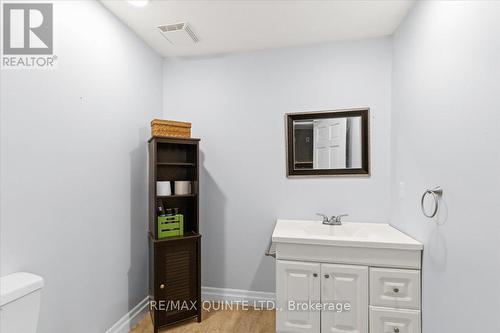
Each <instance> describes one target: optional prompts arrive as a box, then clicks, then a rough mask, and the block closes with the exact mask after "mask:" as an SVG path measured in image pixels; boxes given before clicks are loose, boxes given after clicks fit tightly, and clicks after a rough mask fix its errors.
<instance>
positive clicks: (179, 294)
mask: <svg viewBox="0 0 500 333" xmlns="http://www.w3.org/2000/svg"><path fill="white" fill-rule="evenodd" d="M199 142H200V139H192V138H187V139H184V138H163V137H161V138H160V137H153V138H151V140H149V143H148V150H149V296H150V297H151V299H152V300H154V301H155V302H157V304H160V303H159V302H165V304H168V302H174V301H177V300H180V299H182V300H186V301H190V302H194V303H196V304H197V306H196V307H195V308H189V309H180V310H168V311H163V310H160V309H158V310H153V311H152V313H151V314H152V319H153V320H152V321H153V332H154V333H158V330H159V329H160V328H162V327H168V326H170V325H174V324H176V323H178V322H181V321H184V320H188V319H192V318H197V319H198V321H201V235H200V232H199V214H200V213H199V211H200V209H199V205H200V202H199V200H198V198H199V193H200V190H199V176H200V165H199V162H200V157H199ZM158 181H170V182H171V185H173V182H175V181H190V182H191V191H192V192H193V193H191V194H181V195H178V194H173V195H157V193H156V182H158ZM172 187H174V186H172ZM158 205H161V206H163V208H164V209H165V210H167V209H172V208H176V209H178V212H179V214H182V215H183V217H184V219H183V228H184V229H183V235H182V236H175V237H166V238H162V239H158V217H157V211H158Z"/></svg>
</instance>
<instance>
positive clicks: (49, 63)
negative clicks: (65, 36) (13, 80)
mask: <svg viewBox="0 0 500 333" xmlns="http://www.w3.org/2000/svg"><path fill="white" fill-rule="evenodd" d="M2 10H3V24H2V28H3V35H2V37H3V44H2V46H3V50H2V68H47V67H53V66H54V60H55V59H56V58H57V57H56V56H54V55H53V53H54V24H53V22H54V19H53V4H52V3H4V4H3V8H2Z"/></svg>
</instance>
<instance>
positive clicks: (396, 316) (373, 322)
mask: <svg viewBox="0 0 500 333" xmlns="http://www.w3.org/2000/svg"><path fill="white" fill-rule="evenodd" d="M420 321H421V320H420V311H418V310H396V309H387V308H378V307H375V306H371V307H370V333H421V328H420Z"/></svg>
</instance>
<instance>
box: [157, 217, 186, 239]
mask: <svg viewBox="0 0 500 333" xmlns="http://www.w3.org/2000/svg"><path fill="white" fill-rule="evenodd" d="M182 235H184V215H182V214H177V215H170V216H158V239H161V238H167V237H175V236H182Z"/></svg>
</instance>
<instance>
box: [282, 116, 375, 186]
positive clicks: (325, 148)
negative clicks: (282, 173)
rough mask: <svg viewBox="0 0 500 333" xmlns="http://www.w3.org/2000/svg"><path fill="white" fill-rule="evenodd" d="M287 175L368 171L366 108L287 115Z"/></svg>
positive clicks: (362, 172) (363, 172)
mask: <svg viewBox="0 0 500 333" xmlns="http://www.w3.org/2000/svg"><path fill="white" fill-rule="evenodd" d="M287 123H288V145H289V147H288V150H287V153H288V175H289V176H290V175H292V176H293V175H342V174H369V170H368V165H369V161H368V158H369V155H368V109H355V110H340V111H330V112H313V113H297V114H288V115H287Z"/></svg>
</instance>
